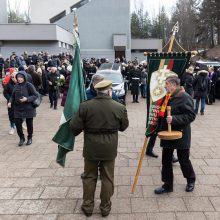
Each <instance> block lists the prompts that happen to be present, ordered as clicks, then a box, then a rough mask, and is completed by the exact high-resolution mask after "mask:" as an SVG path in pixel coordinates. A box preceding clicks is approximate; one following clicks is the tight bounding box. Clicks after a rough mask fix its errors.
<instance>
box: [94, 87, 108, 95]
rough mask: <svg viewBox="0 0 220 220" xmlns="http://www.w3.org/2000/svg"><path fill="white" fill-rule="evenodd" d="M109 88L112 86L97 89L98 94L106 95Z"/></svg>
mask: <svg viewBox="0 0 220 220" xmlns="http://www.w3.org/2000/svg"><path fill="white" fill-rule="evenodd" d="M109 90H111V88H109V89H105V90H97V94H105V95H108V92H109Z"/></svg>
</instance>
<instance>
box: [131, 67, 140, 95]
mask: <svg viewBox="0 0 220 220" xmlns="http://www.w3.org/2000/svg"><path fill="white" fill-rule="evenodd" d="M130 77H131V94H133V95H134V94H137V95H138V94H139V87H140V83H141V72H140V70H138V69H135V70H133V71H132V72H131V75H130Z"/></svg>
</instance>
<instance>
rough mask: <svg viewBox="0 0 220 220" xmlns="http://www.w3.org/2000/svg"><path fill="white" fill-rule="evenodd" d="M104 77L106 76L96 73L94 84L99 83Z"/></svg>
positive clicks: (93, 78) (93, 79)
mask: <svg viewBox="0 0 220 220" xmlns="http://www.w3.org/2000/svg"><path fill="white" fill-rule="evenodd" d="M103 79H104V76H103V75H101V74H99V73H96V74H94V75H93V76H92V84H93V86H95V85H96V84H97V83H99V82H101V81H102V80H103Z"/></svg>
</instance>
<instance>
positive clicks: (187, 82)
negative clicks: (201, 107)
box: [185, 73, 194, 96]
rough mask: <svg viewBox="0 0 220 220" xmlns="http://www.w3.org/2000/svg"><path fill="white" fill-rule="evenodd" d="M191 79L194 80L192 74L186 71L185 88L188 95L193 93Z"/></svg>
mask: <svg viewBox="0 0 220 220" xmlns="http://www.w3.org/2000/svg"><path fill="white" fill-rule="evenodd" d="M193 80H194V77H193V75H192V74H190V73H186V78H185V90H186V92H187V93H188V94H189V95H190V96H192V95H193Z"/></svg>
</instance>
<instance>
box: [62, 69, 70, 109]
mask: <svg viewBox="0 0 220 220" xmlns="http://www.w3.org/2000/svg"><path fill="white" fill-rule="evenodd" d="M71 71H72V66H68V69H67V71H66V79H65V85H64V90H63V97H62V100H61V106H63V107H64V105H65V103H66V98H67V94H68V90H69V83H70V77H71Z"/></svg>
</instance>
